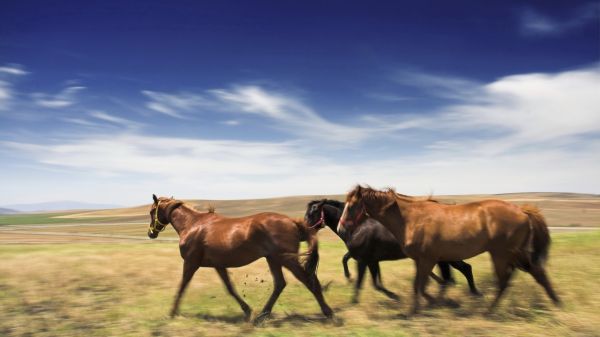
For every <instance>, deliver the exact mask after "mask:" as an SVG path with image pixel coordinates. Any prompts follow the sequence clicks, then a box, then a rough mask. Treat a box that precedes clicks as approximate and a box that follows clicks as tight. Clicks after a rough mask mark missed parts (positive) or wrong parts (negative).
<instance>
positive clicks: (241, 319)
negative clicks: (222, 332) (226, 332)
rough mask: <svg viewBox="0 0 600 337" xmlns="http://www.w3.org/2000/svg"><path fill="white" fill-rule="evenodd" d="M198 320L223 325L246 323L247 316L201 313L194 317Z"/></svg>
mask: <svg viewBox="0 0 600 337" xmlns="http://www.w3.org/2000/svg"><path fill="white" fill-rule="evenodd" d="M192 317H193V318H196V319H201V320H204V321H207V322H222V323H230V324H233V323H246V320H245V316H244V315H243V314H234V315H212V314H205V313H199V314H195V315H193V316H192Z"/></svg>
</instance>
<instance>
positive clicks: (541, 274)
mask: <svg viewBox="0 0 600 337" xmlns="http://www.w3.org/2000/svg"><path fill="white" fill-rule="evenodd" d="M528 271H529V273H530V274H531V276H533V278H534V279H535V280H536V281H537V283H539V284H540V285H541V286H542V287H544V289H545V290H546V293H547V294H548V297H550V299H552V302H554V304H556V305H560V303H561V302H560V299H559V298H558V296H557V295H556V293H555V292H554V289H553V288H552V284H551V283H550V280H549V279H548V276H547V275H546V270H545V269H544V267H543V266H540V265H538V264H533V265H532V266H531V268H530V269H529V270H528Z"/></svg>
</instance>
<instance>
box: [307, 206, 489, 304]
mask: <svg viewBox="0 0 600 337" xmlns="http://www.w3.org/2000/svg"><path fill="white" fill-rule="evenodd" d="M432 202H433V201H432ZM343 211H344V203H343V202H340V201H337V200H331V199H322V200H313V201H311V202H309V203H308V205H307V207H306V213H305V214H304V221H305V222H306V224H307V225H309V226H310V227H311V228H316V229H321V228H324V227H325V226H327V227H329V228H330V229H331V230H332V231H333V232H334V233H335V234H337V236H339V237H340V239H342V240H343V241H344V243H345V244H346V248H348V252H347V253H346V255H344V258H343V259H342V265H343V267H344V275H345V276H346V278H347V279H348V280H349V279H350V272H349V270H348V260H349V259H350V257H352V258H354V259H355V260H356V262H357V271H358V277H357V279H356V284H355V286H354V295H353V296H352V302H354V303H358V295H359V292H360V289H361V288H362V282H363V278H364V275H365V271H366V268H367V267H369V271H370V272H371V277H372V280H373V287H375V289H376V290H378V291H381V292H382V293H384V294H385V295H386V296H388V297H389V298H391V299H394V300H398V295H396V294H394V293H393V292H391V291H389V290H387V289H386V288H385V287H384V286H383V282H382V281H381V268H380V267H379V261H393V260H399V259H405V258H407V256H406V254H404V252H402V247H400V244H399V243H398V241H396V238H395V237H394V235H392V233H390V231H388V230H387V228H385V227H384V226H383V225H382V224H381V223H379V222H378V221H376V220H374V219H371V218H367V219H365V221H364V222H363V223H362V224H361V225H360V226H356V230H348V231H346V235H340V233H338V232H337V231H336V228H337V224H338V222H339V220H340V217H341V216H342V212H343ZM438 266H439V267H440V270H441V271H442V279H440V278H439V277H437V276H436V275H435V274H433V273H432V274H431V275H430V276H431V277H432V278H433V279H435V280H436V281H438V282H439V283H440V284H441V285H442V287H444V286H446V285H447V284H452V283H455V281H454V278H453V277H452V274H451V272H450V266H452V267H454V268H456V269H457V270H459V271H460V272H461V273H462V274H463V275H464V276H465V278H466V279H467V282H468V283H469V288H470V290H471V294H473V295H479V291H477V288H476V287H475V281H474V280H473V272H472V269H471V265H470V264H468V263H466V262H464V261H452V262H442V261H440V262H438Z"/></svg>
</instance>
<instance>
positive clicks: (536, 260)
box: [521, 205, 551, 265]
mask: <svg viewBox="0 0 600 337" xmlns="http://www.w3.org/2000/svg"><path fill="white" fill-rule="evenodd" d="M521 210H522V211H523V212H524V213H525V214H527V216H528V217H529V226H530V228H531V233H530V242H531V246H530V247H531V252H530V253H531V263H533V264H534V265H541V264H544V262H546V260H547V259H548V249H549V248H550V241H551V240H550V232H549V231H548V225H547V224H546V219H544V216H543V215H542V213H541V212H540V210H539V209H538V208H537V207H535V206H532V205H523V206H521Z"/></svg>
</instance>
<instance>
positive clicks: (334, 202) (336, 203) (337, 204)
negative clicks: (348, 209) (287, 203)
mask: <svg viewBox="0 0 600 337" xmlns="http://www.w3.org/2000/svg"><path fill="white" fill-rule="evenodd" d="M318 203H323V204H324V205H329V206H333V207H335V208H339V209H343V208H344V205H345V204H344V202H343V201H339V200H334V199H320V200H313V201H311V202H309V203H308V205H307V206H306V207H307V208H308V209H310V207H312V205H314V204H318Z"/></svg>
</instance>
